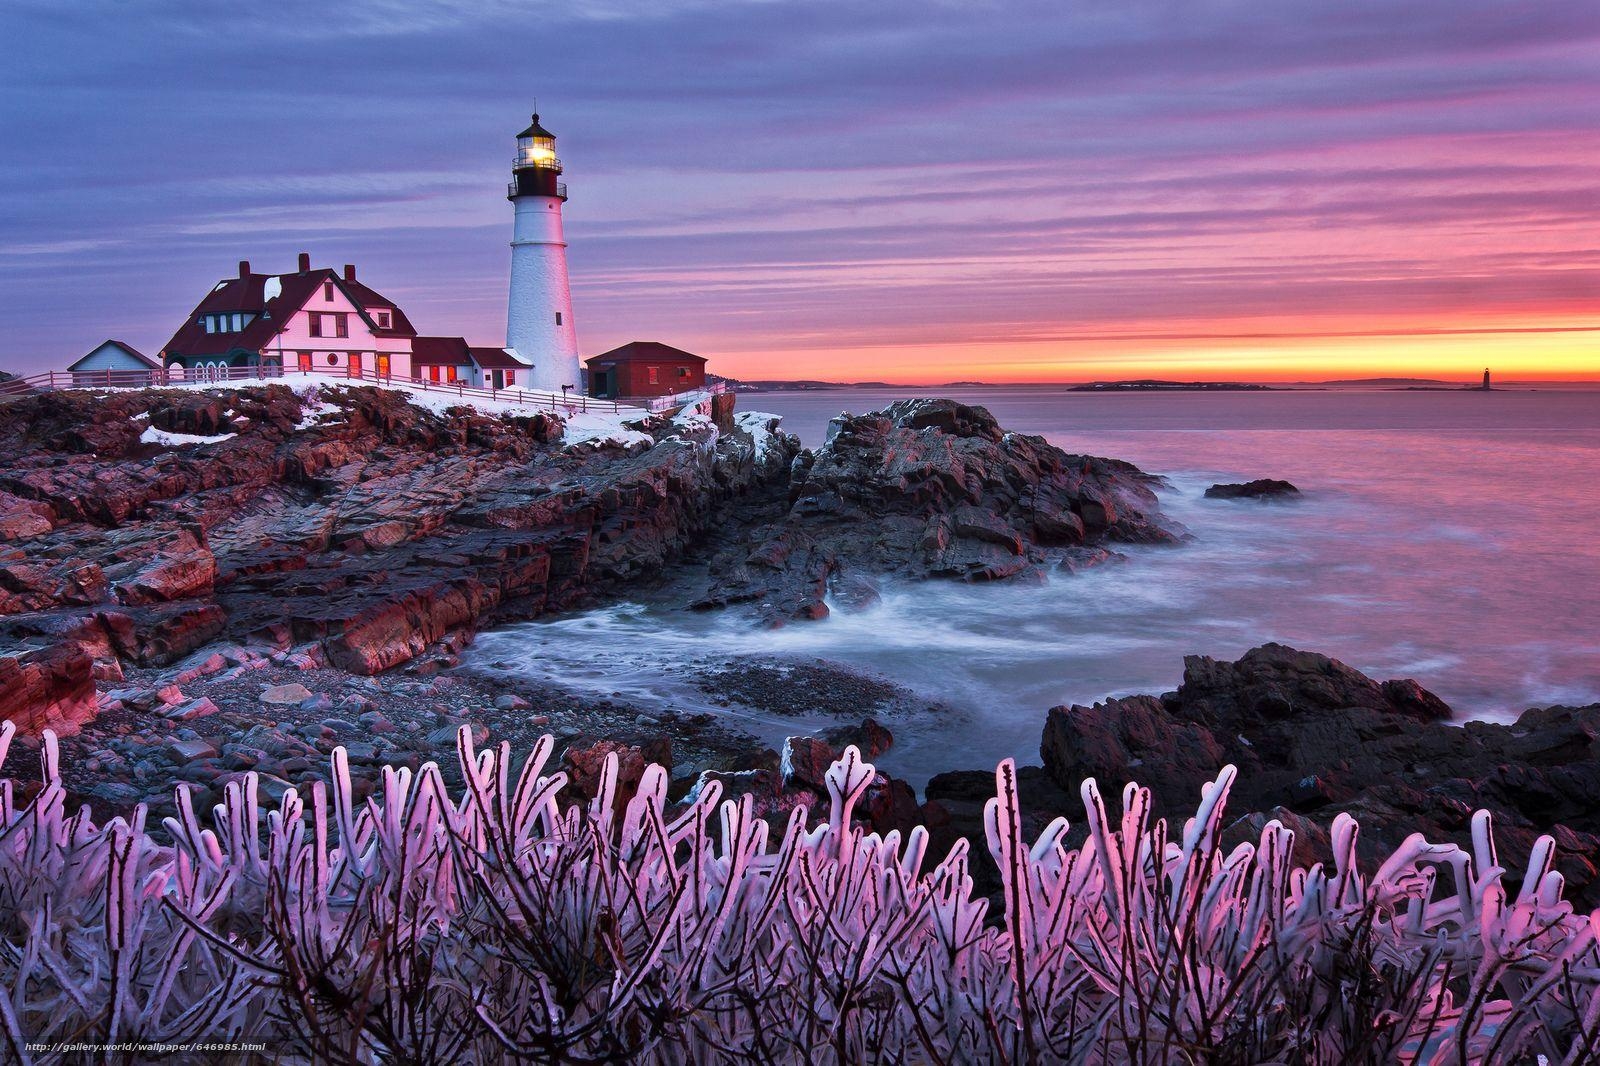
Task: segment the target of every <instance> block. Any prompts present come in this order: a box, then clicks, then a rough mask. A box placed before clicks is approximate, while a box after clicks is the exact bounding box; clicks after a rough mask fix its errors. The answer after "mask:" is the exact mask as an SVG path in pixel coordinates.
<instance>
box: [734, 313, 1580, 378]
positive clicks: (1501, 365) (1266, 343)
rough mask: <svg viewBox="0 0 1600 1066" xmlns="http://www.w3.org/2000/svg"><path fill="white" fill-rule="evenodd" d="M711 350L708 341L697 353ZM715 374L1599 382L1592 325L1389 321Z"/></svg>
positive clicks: (1109, 339) (832, 356)
mask: <svg viewBox="0 0 1600 1066" xmlns="http://www.w3.org/2000/svg"><path fill="white" fill-rule="evenodd" d="M712 350H713V349H710V348H708V349H707V351H712ZM714 364H715V370H716V372H720V373H723V374H726V375H728V376H730V377H734V378H741V379H745V380H763V379H766V380H787V379H808V380H822V381H839V382H856V381H883V382H887V383H889V384H895V385H932V384H942V383H945V382H952V381H983V382H989V383H994V384H1020V383H1055V382H1060V383H1074V382H1086V381H1109V380H1129V379H1137V378H1158V379H1169V380H1179V381H1239V382H1248V383H1268V382H1291V381H1329V380H1341V379H1351V378H1376V377H1384V378H1431V379H1437V380H1442V381H1448V382H1456V383H1461V384H1471V383H1475V382H1477V381H1478V380H1479V379H1480V378H1481V376H1482V373H1483V370H1484V368H1485V367H1487V368H1489V369H1490V371H1491V372H1492V373H1493V375H1494V378H1495V379H1496V380H1498V381H1528V382H1535V381H1550V382H1558V381H1571V382H1597V383H1600V325H1597V324H1595V323H1593V322H1592V321H1591V322H1570V323H1561V324H1559V325H1557V324H1549V325H1545V326H1542V327H1529V326H1527V325H1526V324H1525V323H1519V324H1507V325H1503V326H1482V327H1478V328H1477V329H1472V328H1468V329H1466V330H1459V331H1458V330H1451V329H1449V328H1448V327H1439V328H1436V329H1433V330H1426V329H1422V330H1419V329H1405V328H1398V327H1390V328H1389V329H1384V328H1382V327H1372V326H1368V327H1367V328H1351V329H1345V330H1326V331H1318V332H1306V333H1293V332H1290V331H1288V330H1286V329H1283V328H1281V327H1271V328H1262V327H1259V326H1258V327H1256V328H1254V329H1249V328H1247V329H1229V328H1227V327H1224V328H1221V329H1218V330H1215V331H1213V332H1206V333H1202V332H1201V331H1198V330H1197V331H1193V332H1189V333H1187V334H1185V333H1180V332H1173V333H1156V332H1152V333H1141V334H1137V335H1132V336H1125V337H1119V336H1116V335H1114V334H1105V333H1101V334H1095V335H1092V336H1085V337H1070V336H1069V337H1061V338H1052V339H1040V340H1007V341H999V342H995V343H985V342H981V341H956V342H944V343H941V342H938V341H931V342H924V343H905V344H895V343H884V344H872V343H868V344H855V345H849V346H841V347H823V346H817V347H805V348H793V349H785V350H768V351H761V350H750V351H736V350H723V351H722V352H720V353H719V354H718V355H717V356H716V357H715V359H714Z"/></svg>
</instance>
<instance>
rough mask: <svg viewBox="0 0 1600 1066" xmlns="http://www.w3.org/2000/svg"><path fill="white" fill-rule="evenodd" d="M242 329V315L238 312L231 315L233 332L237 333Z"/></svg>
mask: <svg viewBox="0 0 1600 1066" xmlns="http://www.w3.org/2000/svg"><path fill="white" fill-rule="evenodd" d="M241 329H244V315H243V314H241V313H240V312H238V311H235V312H234V313H233V332H235V333H238V332H239V331H240V330H241Z"/></svg>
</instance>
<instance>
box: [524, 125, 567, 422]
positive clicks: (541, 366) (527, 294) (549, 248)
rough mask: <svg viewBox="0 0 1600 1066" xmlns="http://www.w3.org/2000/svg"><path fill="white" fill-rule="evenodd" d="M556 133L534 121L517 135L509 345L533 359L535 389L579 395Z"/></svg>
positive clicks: (564, 192) (563, 193) (526, 359)
mask: <svg viewBox="0 0 1600 1066" xmlns="http://www.w3.org/2000/svg"><path fill="white" fill-rule="evenodd" d="M560 176H561V160H560V159H557V158H556V137H555V134H553V133H551V132H550V131H549V130H547V129H545V128H544V127H543V126H541V125H540V124H539V115H538V113H537V112H535V113H534V116H533V122H532V123H531V124H530V125H529V126H528V128H527V129H525V130H523V131H522V132H521V133H519V134H517V155H516V158H515V159H514V160H512V163H511V184H510V185H509V186H508V187H507V189H506V199H508V200H510V201H511V203H512V204H513V206H514V207H515V209H516V226H515V229H514V230H513V231H512V238H511V300H510V302H509V304H508V305H507V308H506V347H507V348H512V349H515V351H516V353H517V355H518V356H519V357H520V358H521V359H522V361H523V362H527V363H531V364H533V370H532V372H531V374H530V375H529V380H530V383H531V384H532V386H533V387H534V388H536V389H547V390H549V391H551V392H560V391H561V388H562V386H563V385H566V386H570V387H571V388H572V389H573V391H574V392H575V393H581V391H582V390H581V388H580V386H581V384H582V380H581V378H580V377H579V371H578V333H577V330H576V329H574V328H573V324H572V288H571V286H570V285H569V284H568V282H567V242H566V238H565V237H564V236H563V234H562V231H561V205H562V204H564V203H566V201H567V186H566V184H565V183H563V182H560V181H557V180H556V179H557V178H558V177H560Z"/></svg>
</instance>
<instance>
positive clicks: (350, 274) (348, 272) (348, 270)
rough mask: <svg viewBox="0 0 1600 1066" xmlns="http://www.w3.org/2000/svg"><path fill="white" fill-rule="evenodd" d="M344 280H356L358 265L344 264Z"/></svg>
mask: <svg viewBox="0 0 1600 1066" xmlns="http://www.w3.org/2000/svg"><path fill="white" fill-rule="evenodd" d="M344 280H346V281H354V280H356V265H355V264H354V263H346V264H345V265H344Z"/></svg>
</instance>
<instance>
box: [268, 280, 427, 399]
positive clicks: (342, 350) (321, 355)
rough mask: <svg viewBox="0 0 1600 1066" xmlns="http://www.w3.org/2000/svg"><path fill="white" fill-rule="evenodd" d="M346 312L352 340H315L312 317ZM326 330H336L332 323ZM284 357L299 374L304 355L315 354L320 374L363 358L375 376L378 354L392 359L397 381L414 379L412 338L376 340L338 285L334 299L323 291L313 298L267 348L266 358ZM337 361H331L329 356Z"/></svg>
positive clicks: (288, 368) (286, 364) (285, 364)
mask: <svg viewBox="0 0 1600 1066" xmlns="http://www.w3.org/2000/svg"><path fill="white" fill-rule="evenodd" d="M340 312H343V313H344V314H345V315H347V316H348V318H347V319H346V321H347V322H348V324H349V332H350V336H348V337H313V336H312V335H311V314H313V313H316V314H337V313H340ZM324 326H325V327H326V328H332V323H328V322H325V323H324ZM279 352H282V354H283V368H284V370H286V371H293V370H295V369H296V368H297V367H298V366H299V365H300V364H299V354H300V353H301V352H310V353H312V355H311V358H312V364H313V365H314V366H315V367H316V368H317V369H318V370H335V369H344V368H347V367H348V366H349V361H350V353H351V352H360V353H361V354H362V368H363V369H364V370H366V371H367V372H369V373H370V372H371V371H373V370H375V369H376V368H377V359H376V358H375V356H376V354H377V353H378V352H386V353H388V355H389V373H390V374H391V375H392V376H393V377H397V378H410V377H411V338H410V337H375V336H373V334H372V329H371V327H370V326H368V325H367V323H366V320H365V319H363V318H362V317H361V314H360V311H359V309H358V308H357V307H356V305H355V304H353V303H352V302H351V301H350V298H349V297H348V296H346V295H345V292H344V289H342V288H341V287H339V286H338V285H335V286H334V287H333V299H331V300H328V299H324V297H323V295H322V289H321V287H318V288H317V290H316V291H315V292H313V293H312V294H311V298H310V299H309V300H307V301H306V304H305V306H304V307H303V308H301V309H300V310H299V311H296V312H295V313H294V314H293V315H291V316H290V317H289V320H288V322H287V323H286V324H285V326H284V328H283V333H282V334H280V335H279V336H277V337H275V338H273V340H272V341H271V342H270V343H269V344H268V345H267V347H266V349H265V350H264V352H263V354H265V355H270V356H277V355H278V354H279ZM330 355H331V356H334V357H336V358H335V360H333V361H330V359H329V356H330Z"/></svg>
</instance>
